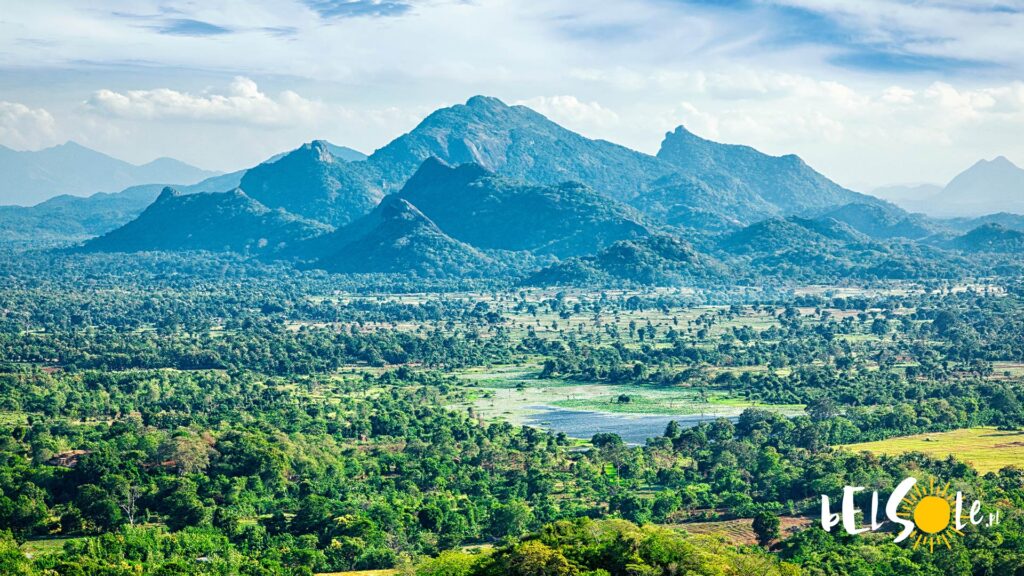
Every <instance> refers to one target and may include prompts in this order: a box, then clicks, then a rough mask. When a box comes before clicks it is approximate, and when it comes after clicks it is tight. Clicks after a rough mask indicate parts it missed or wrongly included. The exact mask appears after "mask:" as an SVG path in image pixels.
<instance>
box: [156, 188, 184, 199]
mask: <svg viewBox="0 0 1024 576" xmlns="http://www.w3.org/2000/svg"><path fill="white" fill-rule="evenodd" d="M178 196H181V192H178V191H177V190H175V189H174V188H171V187H170V186H164V189H163V190H161V191H160V195H159V196H157V197H156V201H157V202H166V201H167V200H169V199H171V198H176V197H178Z"/></svg>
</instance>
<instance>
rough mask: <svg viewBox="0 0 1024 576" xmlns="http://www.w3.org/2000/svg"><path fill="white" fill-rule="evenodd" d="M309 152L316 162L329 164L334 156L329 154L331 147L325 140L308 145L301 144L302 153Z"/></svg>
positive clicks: (314, 141)
mask: <svg viewBox="0 0 1024 576" xmlns="http://www.w3.org/2000/svg"><path fill="white" fill-rule="evenodd" d="M307 150H308V151H309V153H310V154H311V155H312V157H313V159H314V160H316V161H317V162H323V163H325V164H330V163H331V162H334V154H331V145H330V144H329V143H328V142H327V141H325V140H313V141H312V142H310V143H309V144H303V146H302V151H303V152H305V151H307Z"/></svg>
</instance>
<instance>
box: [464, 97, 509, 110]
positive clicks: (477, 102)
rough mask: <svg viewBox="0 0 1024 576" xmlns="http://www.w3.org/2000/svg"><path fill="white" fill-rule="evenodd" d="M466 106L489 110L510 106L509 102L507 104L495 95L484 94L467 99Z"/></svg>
mask: <svg viewBox="0 0 1024 576" xmlns="http://www.w3.org/2000/svg"><path fill="white" fill-rule="evenodd" d="M466 106H468V107H470V108H477V109H488V110H500V109H503V108H509V105H508V104H505V103H504V102H502V101H501V100H499V99H497V98H495V97H493V96H482V95H479V94H478V95H476V96H473V97H472V98H470V99H469V100H466Z"/></svg>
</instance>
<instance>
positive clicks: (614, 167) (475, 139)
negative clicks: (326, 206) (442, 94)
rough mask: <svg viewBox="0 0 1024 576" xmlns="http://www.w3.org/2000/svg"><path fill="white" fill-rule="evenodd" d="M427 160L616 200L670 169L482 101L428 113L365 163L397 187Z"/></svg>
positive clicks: (529, 113) (528, 113) (521, 109)
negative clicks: (579, 187)
mask: <svg viewBox="0 0 1024 576" xmlns="http://www.w3.org/2000/svg"><path fill="white" fill-rule="evenodd" d="M431 156H435V157H437V158H440V159H441V160H444V161H445V162H446V163H448V164H452V165H458V164H466V163H475V164H479V165H480V166H483V167H484V168H486V169H487V170H490V171H492V172H496V173H498V174H500V175H502V176H506V177H509V178H511V179H513V180H518V181H523V182H527V183H530V184H559V183H561V182H565V181H570V180H571V181H574V182H580V183H582V184H586V185H587V186H590V187H591V188H593V189H594V190H596V191H598V192H600V193H602V194H606V195H608V196H610V197H612V198H616V199H619V200H624V199H629V198H632V197H633V196H636V195H637V194H638V193H639V192H640V191H641V190H643V189H644V188H645V186H646V183H647V182H649V181H651V180H654V179H655V178H658V177H659V176H662V175H665V174H668V173H670V172H671V171H672V168H671V166H668V165H666V164H665V163H663V162H660V161H658V160H657V159H656V158H653V157H651V156H648V155H647V154H642V153H640V152H637V151H635V150H630V149H629V148H625V147H623V146H619V145H618V144H612V143H611V142H606V141H604V140H591V139H590V138H586V137H584V136H581V135H579V134H577V133H575V132H572V131H571V130H567V129H565V128H563V127H561V126H559V125H558V124H556V123H554V122H552V121H551V120H548V119H547V118H545V117H544V116H543V115H541V114H538V113H537V112H534V111H533V110H531V109H529V108H527V107H525V106H508V105H506V104H504V103H503V102H501V101H500V100H498V99H497V98H489V97H485V96H474V97H473V98H470V99H469V100H468V101H467V102H466V104H465V105H461V104H460V105H456V106H452V107H449V108H442V109H440V110H438V111H436V112H434V113H433V114H431V115H430V116H428V117H427V118H426V119H425V120H423V121H422V122H420V124H419V125H418V126H416V128H414V129H413V130H412V131H411V132H409V133H408V134H405V135H402V136H399V137H398V138H396V139H395V140H393V141H392V142H391V143H390V144H388V145H387V146H384V147H383V148H381V149H380V150H377V151H376V152H374V153H373V154H372V155H371V156H370V162H372V163H373V164H375V165H376V166H377V167H378V168H379V169H380V170H381V173H382V174H384V176H385V177H386V178H387V184H388V186H390V187H392V188H396V189H397V188H399V187H401V186H402V185H403V184H404V183H405V181H406V179H408V178H409V177H410V176H412V174H413V173H414V172H415V171H416V170H417V169H418V168H419V166H420V164H422V163H423V161H424V160H426V159H427V158H430V157H431Z"/></svg>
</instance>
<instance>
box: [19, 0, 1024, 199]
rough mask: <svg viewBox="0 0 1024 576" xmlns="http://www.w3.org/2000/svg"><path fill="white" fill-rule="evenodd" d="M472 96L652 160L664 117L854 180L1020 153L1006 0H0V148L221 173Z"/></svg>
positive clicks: (1021, 35) (1022, 90)
mask: <svg viewBox="0 0 1024 576" xmlns="http://www.w3.org/2000/svg"><path fill="white" fill-rule="evenodd" d="M475 94H485V95H489V96H495V97H498V98H500V99H502V100H504V101H505V102H507V103H509V104H524V105H527V106H530V107H532V108H534V109H536V110H537V111H539V112H541V113H543V114H545V115H547V116H548V117H549V118H551V119H552V120H555V121H557V122H559V123H561V124H563V125H565V126H566V127H568V128H571V129H573V130H576V131H578V132H580V133H582V134H584V135H585V136H588V137H592V138H603V139H607V140H611V141H614V142H618V143H620V144H623V145H626V146H629V147H631V148H635V149H637V150H641V151H643V152H648V153H655V152H657V150H658V147H659V145H660V143H661V140H662V138H663V137H664V135H665V133H666V132H668V131H671V130H672V129H673V128H674V127H675V126H678V125H680V124H682V125H684V126H686V127H687V128H688V129H689V130H691V131H693V132H695V133H697V134H699V135H701V136H704V137H706V138H710V139H713V140H718V141H722V142H728V143H737V144H748V145H751V146H754V147H756V148H758V149H760V150H762V151H765V152H767V153H770V154H786V153H796V154H799V155H800V156H801V157H803V158H804V159H805V160H806V161H807V162H808V163H809V164H810V165H811V166H813V167H815V168H817V169H818V170H820V171H822V172H823V173H825V174H826V175H828V176H829V177H831V178H833V179H834V180H836V181H837V182H839V183H841V184H843V185H846V186H849V187H853V188H855V189H858V190H865V191H866V190H870V189H871V188H873V187H875V186H880V185H886V184H895V183H920V182H935V183H944V182H946V181H948V180H949V179H950V178H951V177H953V176H954V175H955V174H956V173H958V172H960V171H962V170H963V169H965V168H967V167H968V166H970V165H971V164H973V163H974V162H976V161H977V160H979V159H981V158H992V157H995V156H998V155H1003V156H1006V157H1007V158H1009V159H1010V160H1012V161H1014V162H1015V163H1017V164H1018V165H1021V166H1024V138H1022V137H1021V135H1022V134H1024V0H1002V1H1001V0H994V1H986V0H977V1H972V2H959V1H952V0H931V1H909V0H777V1H775V0H764V1H758V0H707V1H685V0H616V1H611V0H423V1H419V0H201V1H200V0H195V1H192V0H181V1H178V0H141V1H140V0H134V1H131V2H128V1H109V0H91V1H90V2H80V1H70V0H66V1H65V0H47V1H44V2H23V1H20V0H0V144H2V145H4V146H7V147H10V148H14V149H19V150H34V149H39V148H43V147H47V146H53V145H56V144H60V143H63V142H65V141H67V140H74V141H76V142H79V143H81V144H83V145H86V146H89V147H91V148H94V149H97V150H100V151H102V152H105V153H107V154H111V155H113V156H116V157H119V158H123V159H125V160H128V161H131V162H134V163H143V162H147V161H149V160H152V159H154V158H156V157H160V156H171V157H174V158H178V159H181V160H183V161H186V162H189V163H191V164H194V165H197V166H200V167H202V168H207V169H214V170H221V171H230V170H235V169H240V168H244V167H247V166H251V165H253V164H256V163H258V162H260V161H262V160H264V159H266V158H267V157H269V156H271V155H273V154H275V153H278V152H281V151H284V150H289V149H293V148H296V147H298V146H299V145H301V144H302V143H303V142H307V141H310V140H313V139H317V138H323V139H327V140H330V141H331V142H333V143H335V144H340V145H345V146H350V147H352V148H356V149H358V150H361V151H364V152H367V153H369V152H372V151H373V150H374V149H376V148H378V147H380V146H383V145H384V144H386V143H387V142H389V141H390V140H391V139H393V138H394V137H396V136H398V135H400V134H402V133H404V132H407V131H409V130H410V129H412V128H413V127H415V125H416V124H417V123H418V122H419V121H420V120H422V119H423V118H424V117H425V116H426V115H427V114H429V113H430V112H431V111H432V110H434V109H437V108H439V107H443V106H449V105H452V104H456V103H460V102H464V101H465V100H467V99H468V98H469V97H470V96H473V95H475Z"/></svg>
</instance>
